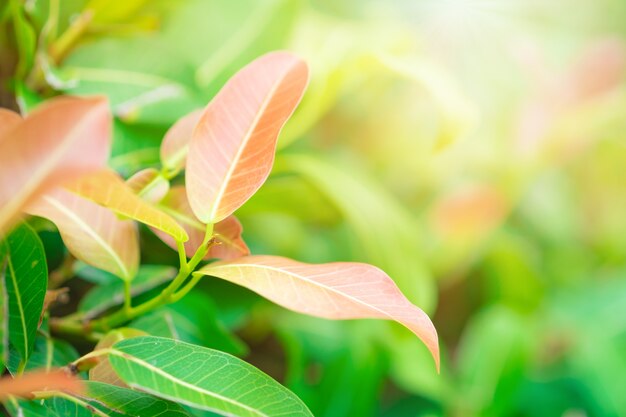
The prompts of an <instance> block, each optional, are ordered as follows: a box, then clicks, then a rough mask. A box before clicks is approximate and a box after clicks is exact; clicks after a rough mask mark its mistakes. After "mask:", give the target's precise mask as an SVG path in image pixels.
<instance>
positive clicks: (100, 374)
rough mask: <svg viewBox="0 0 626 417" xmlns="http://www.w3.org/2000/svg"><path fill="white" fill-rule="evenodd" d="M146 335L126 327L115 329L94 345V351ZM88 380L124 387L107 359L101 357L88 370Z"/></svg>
mask: <svg viewBox="0 0 626 417" xmlns="http://www.w3.org/2000/svg"><path fill="white" fill-rule="evenodd" d="M146 335H147V333H146V332H143V331H141V330H137V329H132V328H128V327H122V328H119V329H115V330H112V331H110V332H109V333H107V334H106V335H105V336H104V337H103V338H102V339H100V341H99V342H98V344H97V345H96V347H95V348H94V350H98V349H107V348H110V347H111V346H113V345H114V344H116V343H117V342H119V341H120V340H125V339H130V338H133V337H139V336H146ZM89 380H91V381H97V382H104V383H107V384H111V385H116V386H118V387H126V384H124V382H122V380H121V379H120V378H119V377H118V376H117V374H116V373H115V371H114V370H113V368H112V367H111V363H110V362H109V358H108V357H106V356H103V357H101V358H100V360H99V362H98V364H97V365H96V366H94V367H93V368H91V369H90V370H89Z"/></svg>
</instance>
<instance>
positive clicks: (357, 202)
mask: <svg viewBox="0 0 626 417" xmlns="http://www.w3.org/2000/svg"><path fill="white" fill-rule="evenodd" d="M276 165H277V170H278V172H284V171H287V172H294V173H297V174H298V175H300V176H302V177H303V178H304V179H306V180H307V181H309V182H311V183H312V184H313V185H314V186H315V187H316V188H318V189H319V190H320V191H321V192H322V193H323V194H324V195H325V196H326V197H327V198H328V199H329V201H330V202H331V203H333V204H334V205H335V206H336V207H337V209H338V210H339V211H340V212H341V213H342V214H343V216H344V217H345V219H346V221H347V222H348V224H349V225H350V226H351V228H352V230H353V232H354V235H355V237H356V241H357V242H356V246H357V248H358V249H359V253H363V255H360V256H357V258H358V260H360V261H364V262H368V263H372V264H374V265H376V266H378V267H379V268H382V269H383V270H385V272H387V273H388V274H390V275H391V276H393V278H394V281H395V282H396V283H397V284H398V286H399V287H400V289H401V290H402V292H403V293H404V294H405V295H406V296H407V297H408V298H409V300H411V301H413V302H414V303H416V304H417V305H419V306H421V308H422V309H424V310H425V311H432V310H433V308H434V304H435V296H434V294H435V287H434V284H433V282H432V281H431V278H430V277H429V276H428V274H427V272H426V270H425V268H424V265H423V262H424V261H422V260H421V259H420V253H421V252H423V249H422V245H421V243H420V237H419V236H418V235H419V233H420V230H419V228H418V227H417V225H416V223H415V221H414V220H413V218H412V217H411V216H410V215H409V214H408V213H407V212H406V211H405V209H404V208H403V207H401V206H400V205H398V204H397V203H396V201H394V199H393V197H392V196H390V195H389V194H388V193H387V192H386V191H385V190H384V189H382V188H381V187H380V186H378V185H377V184H376V182H375V181H373V180H372V179H369V178H368V177H367V176H366V175H364V174H363V173H362V172H360V170H359V169H358V167H356V166H350V167H349V168H347V169H349V173H348V171H346V170H344V169H341V168H338V165H340V164H331V163H329V162H325V161H322V160H321V159H318V158H315V157H312V156H306V155H281V156H279V158H278V159H277V161H276Z"/></svg>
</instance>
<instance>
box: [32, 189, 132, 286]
mask: <svg viewBox="0 0 626 417" xmlns="http://www.w3.org/2000/svg"><path fill="white" fill-rule="evenodd" d="M27 212H28V213H29V214H33V215H36V216H40V217H45V218H47V219H49V220H51V221H52V222H54V224H56V226H57V227H58V228H59V232H60V233H61V237H62V238H63V242H64V243H65V246H67V248H68V250H69V251H70V252H71V253H72V254H73V255H74V256H75V257H76V258H78V259H80V260H81V261H83V262H85V263H87V264H90V265H92V266H95V267H97V268H100V269H103V270H105V271H108V272H110V273H112V274H114V275H116V276H118V277H120V278H122V279H124V280H132V279H133V278H134V276H135V274H136V272H137V267H138V264H139V242H138V236H137V228H136V226H135V224H134V223H133V222H132V221H130V220H120V219H118V218H117V217H116V216H115V214H114V213H113V212H111V211H110V210H108V209H106V208H104V207H101V206H99V205H98V204H96V203H93V202H91V201H89V200H87V199H84V198H82V197H80V196H78V195H76V194H73V193H71V192H69V191H66V190H63V189H56V190H54V191H52V192H49V193H47V194H45V195H44V196H43V197H42V198H40V199H39V200H38V201H36V202H34V203H33V204H31V205H30V206H29V207H28V208H27Z"/></svg>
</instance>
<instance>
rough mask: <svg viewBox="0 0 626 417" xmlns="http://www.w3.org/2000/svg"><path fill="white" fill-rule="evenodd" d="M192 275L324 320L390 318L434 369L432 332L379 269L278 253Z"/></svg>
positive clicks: (211, 266)
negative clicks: (419, 345)
mask: <svg viewBox="0 0 626 417" xmlns="http://www.w3.org/2000/svg"><path fill="white" fill-rule="evenodd" d="M194 274H204V275H211V276H215V277H218V278H222V279H225V280H227V281H230V282H233V283H235V284H238V285H241V286H243V287H246V288H249V289H251V290H252V291H254V292H256V293H258V294H260V295H262V296H263V297H265V298H267V299H269V300H271V301H273V302H275V303H276V304H279V305H281V306H283V307H285V308H288V309H290V310H294V311H297V312H299V313H304V314H309V315H312V316H317V317H323V318H327V319H358V318H377V319H390V320H395V321H397V322H399V323H401V324H402V325H404V326H406V327H407V328H408V329H410V330H411V331H412V332H413V333H415V334H416V335H417V336H418V337H419V338H420V339H421V340H422V341H423V342H424V343H425V344H426V346H427V347H428V349H429V350H430V353H431V354H432V355H433V358H434V359H435V363H436V365H437V369H439V344H438V341H437V331H436V330H435V327H434V326H433V324H432V323H431V321H430V319H429V318H428V316H427V315H426V313H424V312H423V311H422V310H420V309H419V308H418V307H416V306H414V305H413V304H411V303H410V302H409V300H407V299H406V297H404V295H402V293H401V292H400V290H399V289H398V287H397V286H396V284H395V283H394V282H393V281H392V280H391V278H389V277H388V276H387V274H385V273H384V272H383V271H381V270H380V269H378V268H376V267H374V266H371V265H367V264H361V263H350V262H336V263H330V264H323V265H312V264H305V263H301V262H296V261H294V260H291V259H287V258H281V257H278V256H247V257H243V258H239V259H235V260H232V261H220V262H216V263H213V264H209V265H207V266H205V267H203V268H201V269H200V270H199V271H198V272H195V273H194Z"/></svg>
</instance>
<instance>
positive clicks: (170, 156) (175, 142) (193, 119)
mask: <svg viewBox="0 0 626 417" xmlns="http://www.w3.org/2000/svg"><path fill="white" fill-rule="evenodd" d="M202 113H203V110H202V109H198V110H194V111H192V112H191V113H189V114H187V115H185V116H183V117H181V118H180V119H179V120H178V121H177V122H176V123H175V124H174V125H173V126H172V127H171V128H170V129H169V130H168V131H167V133H166V134H165V137H164V138H163V142H161V163H162V164H163V166H164V167H165V169H167V170H168V171H171V172H177V171H179V170H181V169H183V168H184V167H185V163H186V161H187V152H188V151H189V142H190V141H191V136H192V133H193V130H194V129H195V127H196V125H197V124H198V121H199V120H200V116H202Z"/></svg>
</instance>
